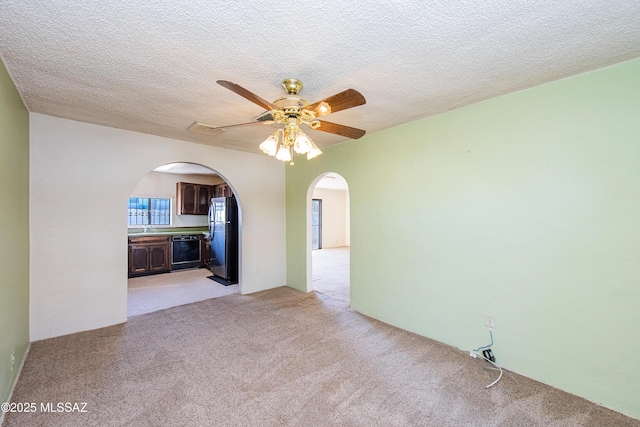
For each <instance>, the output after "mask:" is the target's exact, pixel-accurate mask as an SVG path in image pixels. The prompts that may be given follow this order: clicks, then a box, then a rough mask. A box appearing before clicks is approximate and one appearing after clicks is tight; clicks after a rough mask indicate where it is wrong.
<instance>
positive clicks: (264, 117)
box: [189, 79, 366, 164]
mask: <svg viewBox="0 0 640 427" xmlns="http://www.w3.org/2000/svg"><path fill="white" fill-rule="evenodd" d="M217 83H218V84H219V85H221V86H223V87H225V88H227V89H229V90H230V91H232V92H234V93H237V94H238V95H240V96H242V97H243V98H246V99H248V100H249V101H251V102H253V103H255V104H257V105H259V106H261V107H262V108H264V109H266V110H267V111H265V112H264V113H263V114H260V115H259V116H258V117H256V118H255V119H254V120H255V121H252V122H248V123H239V124H235V125H228V126H219V127H211V126H207V125H203V124H202V123H199V122H195V123H193V124H192V125H191V126H189V130H194V131H205V132H207V133H210V132H211V131H217V130H227V129H231V128H236V127H242V126H255V125H265V124H266V125H272V124H283V125H284V128H281V129H278V130H276V131H275V132H274V133H273V134H271V135H270V136H269V138H267V139H266V140H265V141H264V142H263V143H262V144H260V149H261V150H262V151H263V152H264V153H266V154H268V155H270V156H273V157H275V158H276V159H278V160H282V161H289V162H291V164H293V161H292V159H293V152H294V151H295V152H296V153H298V154H306V155H307V159H312V158H314V157H316V156H318V155H319V154H322V151H320V149H319V148H318V147H317V146H316V145H315V144H314V142H313V141H312V140H311V139H310V138H309V137H308V136H307V135H306V134H305V133H304V132H303V131H302V130H301V129H300V125H302V124H304V125H306V126H308V127H309V128H311V129H315V130H319V131H323V132H328V133H333V134H336V135H341V136H346V137H347V138H352V139H358V138H360V137H362V136H363V135H364V134H365V133H366V131H364V130H362V129H357V128H353V127H349V126H345V125H339V124H336V123H331V122H327V121H325V120H318V117H323V116H326V115H329V114H331V113H335V112H338V111H342V110H346V109H348V108H353V107H357V106H358V105H362V104H365V103H366V100H365V99H364V96H362V94H361V93H360V92H358V91H357V90H355V89H347V90H345V91H342V92H340V93H337V94H335V95H333V96H330V97H328V98H325V99H323V100H320V101H318V102H314V103H310V102H309V101H307V100H306V99H304V98H302V97H301V96H299V95H298V94H299V93H300V90H302V82H301V81H300V80H298V79H284V80H283V81H282V86H283V87H284V89H285V91H286V92H287V95H286V96H284V97H282V98H279V99H277V100H275V101H273V103H271V102H268V101H266V100H264V99H262V98H260V97H259V96H258V95H255V94H254V93H252V92H250V91H248V90H247V89H245V88H243V87H242V86H240V85H238V84H236V83H232V82H229V81H226V80H218V82H217Z"/></svg>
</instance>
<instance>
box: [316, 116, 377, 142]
mask: <svg viewBox="0 0 640 427" xmlns="http://www.w3.org/2000/svg"><path fill="white" fill-rule="evenodd" d="M316 130H321V131H323V132H329V133H335V134H336V135H341V136H346V137H347V138H351V139H358V138H361V137H363V136H364V134H365V133H367V131H366V130H362V129H357V128H352V127H349V126H345V125H339V124H336V123H331V122H325V121H324V120H320V127H319V128H317V129H316Z"/></svg>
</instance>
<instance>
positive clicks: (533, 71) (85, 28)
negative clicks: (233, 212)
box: [0, 0, 640, 153]
mask: <svg viewBox="0 0 640 427" xmlns="http://www.w3.org/2000/svg"><path fill="white" fill-rule="evenodd" d="M0 55H1V56H2V59H3V61H4V62H5V64H6V66H7V69H8V71H9V73H10V75H11V77H12V78H13V80H14V81H15V83H16V86H17V87H18V90H19V91H20V94H21V96H22V98H23V100H24V102H25V104H26V106H27V108H28V109H29V111H32V112H37V113H42V114H48V115H52V116H58V117H64V118H69V119H73V120H79V121H84V122H89V123H97V124H101V125H106V126H112V127H116V128H122V129H129V130H133V131H138V132H144V133H149V134H155V135H161V136H166V137H170V138H177V139H181V140H187V141H193V142H200V143H205V144H210V145H216V146H220V147H225V148H230V149H235V150H242V151H248V152H254V153H259V150H258V149H257V145H258V144H259V143H260V142H262V140H264V139H265V138H266V136H268V135H269V133H270V132H271V131H272V129H270V128H268V127H266V126H264V127H262V126H253V127H249V128H238V129H233V130H231V129H230V130H227V131H225V132H223V133H222V134H220V135H217V136H210V135H204V134H197V133H193V132H189V131H187V130H186V128H187V127H188V126H189V125H190V124H191V123H193V122H194V121H196V120H197V121H200V122H203V123H207V124H211V125H215V126H219V125H229V124H234V123H244V122H247V121H249V120H250V119H251V118H253V117H255V116H256V115H258V114H260V113H261V112H263V110H262V109H261V108H260V107H259V106H257V105H255V104H253V103H251V102H249V101H247V100H246V99H244V98H242V97H240V96H238V95H236V94H234V93H232V92H231V91H229V90H227V89H225V88H223V87H222V86H220V85H218V84H216V80H220V79H222V80H230V81H233V82H235V83H238V84H239V85H241V86H243V87H244V88H246V89H248V90H250V91H252V92H254V93H255V94H257V95H259V96H260V97H262V98H264V99H266V100H268V101H273V100H275V99H277V98H279V97H281V96H282V95H283V94H284V91H283V90H282V88H281V87H280V82H281V81H282V79H283V78H287V77H295V78H298V79H301V80H302V81H303V82H304V85H305V87H304V89H303V90H302V92H301V95H302V96H304V97H305V98H306V99H308V100H309V101H311V102H314V101H317V100H320V99H323V98H325V97H327V96H330V95H333V94H335V93H337V92H340V91H342V90H344V89H347V88H354V89H356V90H358V91H360V92H361V93H362V94H363V95H364V96H365V98H366V99H367V103H366V105H363V106H359V107H356V108H353V109H350V110H345V111H341V112H338V113H335V114H332V115H331V116H328V117H327V120H329V121H331V122H335V123H340V124H345V125H349V126H352V127H357V128H361V129H365V130H367V132H368V133H373V132H376V131H380V130H382V129H386V128H390V127H393V126H397V125H400V124H403V123H407V122H412V121H415V120H418V119H421V118H424V117H428V116H432V115H435V114H438V113H442V112H444V111H448V110H451V109H454V108H457V107H461V106H464V105H467V104H471V103H474V102H478V101H481V100H483V99H487V98H491V97H494V96H497V95H501V94H504V93H508V92H513V91H516V90H520V89H523V88H527V87H531V86H536V85H539V84H541V83H545V82H548V81H552V80H556V79H559V78H563V77H567V76H570V75H574V74H578V73H582V72H585V71H589V70H592V69H596V68H600V67H603V66H607V65H610V64H614V63H617V62H621V61H624V60H628V59H632V58H636V57H639V56H640V1H638V0H591V1H589V0H580V1H578V0H566V1H560V2H538V1H517V2H504V1H498V0H488V1H484V2H472V1H458V2H451V1H448V0H446V1H444V0H443V1H423V0H421V1H401V0H387V1H384V0H383V1H365V0H351V1H349V2H344V1H336V0H325V1H321V2H311V1H309V2H306V1H303V2H289V3H286V2H285V3H283V2H281V1H277V2H276V1H271V0H263V1H260V2H249V1H236V2H212V1H208V0H170V1H153V2H135V1H133V2H132V1H119V0H105V1H102V2H96V1H94V0H91V1H75V2H74V1H65V0H43V1H30V0H2V1H1V2H0ZM309 135H310V136H311V137H312V138H313V139H314V140H315V141H316V143H317V144H318V146H320V147H321V148H323V147H327V146H329V145H332V144H335V143H339V142H343V141H344V140H345V138H343V137H338V136H334V135H331V134H327V133H325V132H319V131H310V132H309Z"/></svg>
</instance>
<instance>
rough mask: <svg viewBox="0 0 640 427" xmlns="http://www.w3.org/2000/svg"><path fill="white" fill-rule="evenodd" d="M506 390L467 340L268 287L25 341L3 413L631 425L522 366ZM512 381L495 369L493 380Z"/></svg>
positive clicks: (19, 422) (285, 421) (319, 422)
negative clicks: (441, 337)
mask: <svg viewBox="0 0 640 427" xmlns="http://www.w3.org/2000/svg"><path fill="white" fill-rule="evenodd" d="M517 378H518V380H519V381H520V383H521V386H522V389H521V391H520V392H519V393H517V394H509V393H506V392H504V391H503V390H500V389H498V388H492V389H489V390H485V389H484V388H483V387H484V386H485V385H486V384H487V383H488V382H489V381H490V377H489V374H488V373H487V372H485V371H484V370H483V369H481V368H480V367H479V366H478V365H477V364H476V363H475V362H474V361H473V360H472V359H471V358H470V357H469V356H468V355H467V353H466V352H462V351H459V350H457V349H454V348H451V347H448V346H445V345H443V344H440V343H438V342H435V341H432V340H429V339H427V338H424V337H420V336H418V335H415V334H412V333H409V332H406V331H403V330H400V329H397V328H394V327H392V326H389V325H386V324H383V323H381V322H378V321H375V320H372V319H370V318H367V317H365V316H362V315H359V314H357V313H355V312H354V311H352V310H350V309H349V308H348V306H347V303H346V302H344V301H341V300H338V299H335V298H331V297H328V296H326V295H323V294H321V293H314V292H311V293H308V294H307V293H303V292H299V291H296V290H293V289H290V288H278V289H273V290H269V291H264V292H260V293H257V294H251V295H239V294H235V295H230V296H226V297H221V298H216V299H209V300H206V301H202V302H198V303H194V304H190V305H183V306H179V307H174V308H170V309H167V310H163V311H159V312H155V313H151V314H145V315H140V316H135V317H132V318H130V319H129V321H128V322H127V323H126V324H123V325H118V326H112V327H109V328H104V329H99V330H95V331H89V332H83V333H79V334H74V335H69V336H65V337H59V338H53V339H49V340H44V341H39V342H35V343H33V344H32V346H31V351H30V353H29V356H28V358H27V360H26V363H25V366H24V371H23V373H22V376H21V377H20V380H19V382H18V384H17V386H16V389H15V393H14V396H13V401H14V402H34V403H36V404H37V405H38V408H39V405H40V403H42V402H52V403H54V404H55V403H57V402H70V403H75V402H78V403H80V402H86V403H87V406H86V410H87V412H86V413H42V412H40V410H38V411H37V412H35V413H8V414H7V417H6V420H5V425H6V426H636V427H637V426H640V421H638V420H633V419H630V418H628V417H625V416H623V415H621V414H619V413H616V412H613V411H610V410H608V409H605V408H603V407H600V406H598V405H596V404H594V403H591V402H588V401H586V400H584V399H581V398H578V397H575V396H573V395H570V394H568V393H565V392H562V391H559V390H557V389H554V388H551V387H549V386H546V385H543V384H540V383H538V382H535V381H532V380H528V379H526V378H522V377H517ZM510 385H511V384H509V383H508V382H505V383H504V384H503V386H505V387H508V386H510Z"/></svg>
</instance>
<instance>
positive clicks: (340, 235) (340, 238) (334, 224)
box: [313, 188, 349, 249]
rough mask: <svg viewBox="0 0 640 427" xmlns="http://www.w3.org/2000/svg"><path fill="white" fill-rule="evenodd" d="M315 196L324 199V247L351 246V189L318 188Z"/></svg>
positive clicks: (315, 190)
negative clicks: (349, 237)
mask: <svg viewBox="0 0 640 427" xmlns="http://www.w3.org/2000/svg"><path fill="white" fill-rule="evenodd" d="M313 198H314V199H321V200H322V248H324V249H328V248H337V247H341V246H349V244H348V241H349V240H348V235H349V229H348V223H347V220H348V204H349V203H348V200H349V191H348V190H329V189H325V188H316V189H314V190H313Z"/></svg>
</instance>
